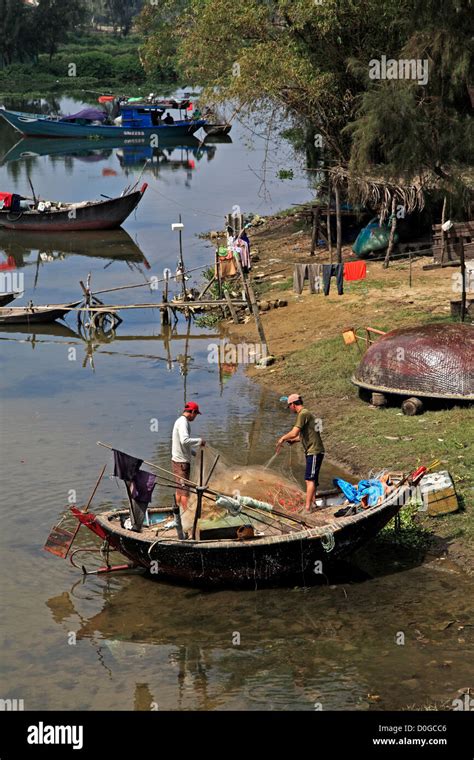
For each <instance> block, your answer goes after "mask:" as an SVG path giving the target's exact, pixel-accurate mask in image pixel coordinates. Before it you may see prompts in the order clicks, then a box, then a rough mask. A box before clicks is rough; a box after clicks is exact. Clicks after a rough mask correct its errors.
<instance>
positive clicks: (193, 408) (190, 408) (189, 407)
mask: <svg viewBox="0 0 474 760" xmlns="http://www.w3.org/2000/svg"><path fill="white" fill-rule="evenodd" d="M184 411H185V412H196V414H201V412H200V411H199V406H198V405H197V404H196V402H195V401H188V403H187V404H186V406H185V407H184Z"/></svg>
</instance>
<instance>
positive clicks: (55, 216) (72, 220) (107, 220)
mask: <svg viewBox="0 0 474 760" xmlns="http://www.w3.org/2000/svg"><path fill="white" fill-rule="evenodd" d="M146 187H147V185H146V184H144V185H143V187H142V188H141V190H137V191H136V192H133V193H129V194H128V195H123V196H121V197H119V198H110V199H107V200H103V201H93V202H90V203H87V204H84V205H76V206H74V208H73V207H68V206H65V208H64V210H63V209H60V210H56V209H51V210H50V211H46V212H43V213H41V212H39V211H24V212H19V213H15V212H13V213H12V212H10V211H0V229H1V228H3V229H6V230H16V231H28V232H78V231H82V230H112V229H115V228H117V227H120V225H121V224H122V223H123V222H124V221H125V219H127V217H128V216H130V214H131V213H132V211H134V209H135V208H136V207H137V206H138V204H139V202H140V200H141V198H142V195H143V193H144V192H145V189H146Z"/></svg>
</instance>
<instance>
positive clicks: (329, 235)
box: [326, 172, 332, 264]
mask: <svg viewBox="0 0 474 760" xmlns="http://www.w3.org/2000/svg"><path fill="white" fill-rule="evenodd" d="M326 228H327V233H328V251H329V260H330V262H331V264H332V235H331V177H330V175H329V172H328V208H327V213H326Z"/></svg>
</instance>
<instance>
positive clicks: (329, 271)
mask: <svg viewBox="0 0 474 760" xmlns="http://www.w3.org/2000/svg"><path fill="white" fill-rule="evenodd" d="M333 276H334V277H335V278H336V283H337V292H338V295H340V296H342V295H343V293H344V285H343V283H344V267H343V265H342V264H323V285H324V295H325V296H328V295H329V290H330V288H331V277H333Z"/></svg>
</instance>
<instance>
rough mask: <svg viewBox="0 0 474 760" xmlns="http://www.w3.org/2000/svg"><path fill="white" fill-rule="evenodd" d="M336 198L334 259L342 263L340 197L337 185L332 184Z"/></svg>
mask: <svg viewBox="0 0 474 760" xmlns="http://www.w3.org/2000/svg"><path fill="white" fill-rule="evenodd" d="M334 195H335V198H336V261H337V263H338V264H342V229H341V197H340V191H339V187H338V185H335V186H334Z"/></svg>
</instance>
